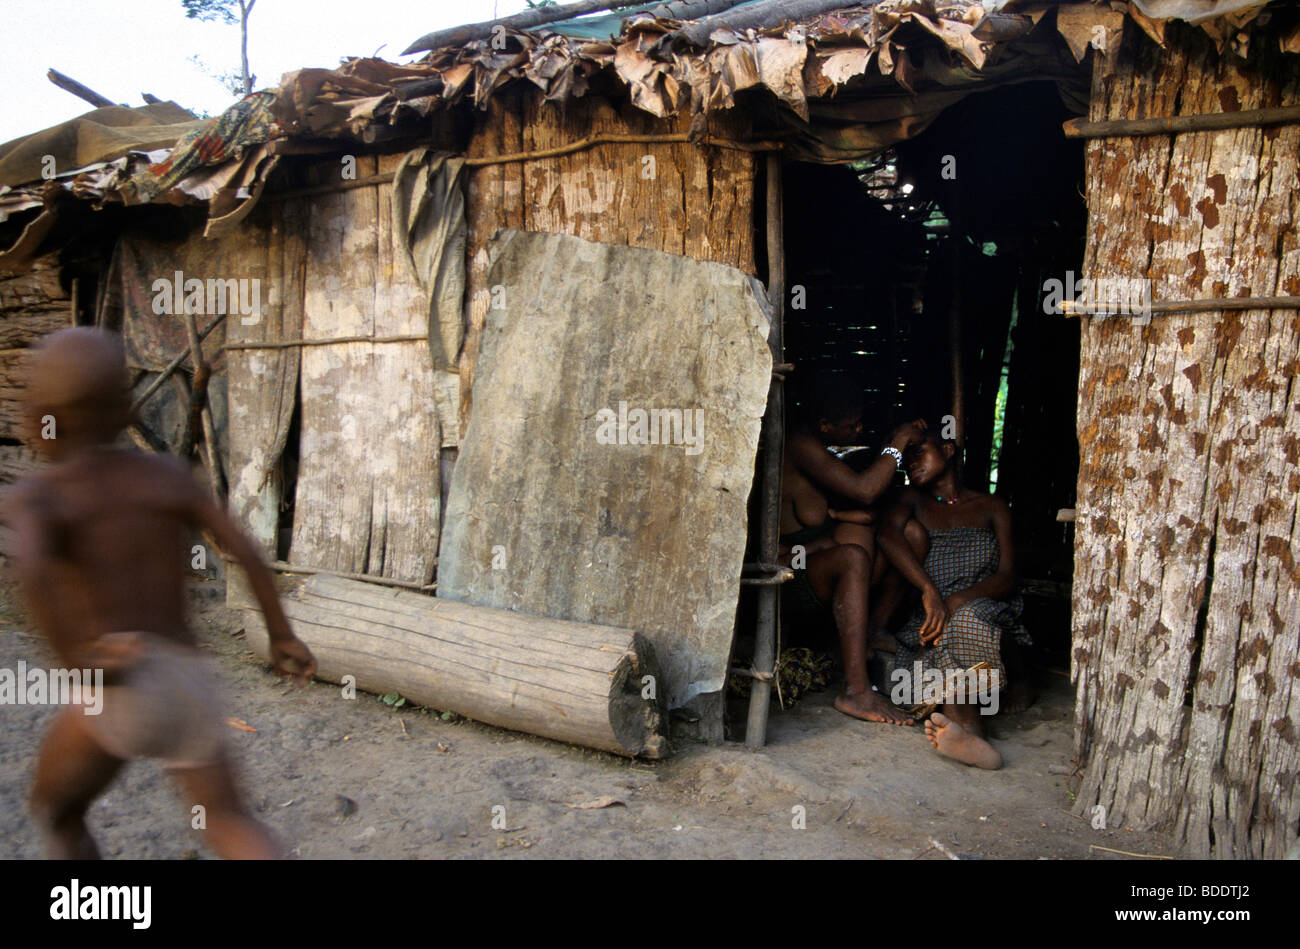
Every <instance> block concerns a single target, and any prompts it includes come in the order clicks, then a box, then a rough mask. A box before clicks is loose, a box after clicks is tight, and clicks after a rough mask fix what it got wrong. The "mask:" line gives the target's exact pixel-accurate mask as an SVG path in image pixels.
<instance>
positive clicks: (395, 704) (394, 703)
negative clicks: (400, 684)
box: [379, 692, 406, 709]
mask: <svg viewBox="0 0 1300 949" xmlns="http://www.w3.org/2000/svg"><path fill="white" fill-rule="evenodd" d="M379 701H381V702H383V703H384V704H385V705H387V706H388V707H389V708H393V709H398V708H401V707H402V706H403V705H405V704H406V699H404V698H402V696H401V695H399V694H398V693H396V692H389V693H388V694H387V695H381V696H380V697H379Z"/></svg>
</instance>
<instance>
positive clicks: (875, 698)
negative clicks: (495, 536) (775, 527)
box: [808, 544, 912, 725]
mask: <svg viewBox="0 0 1300 949" xmlns="http://www.w3.org/2000/svg"><path fill="white" fill-rule="evenodd" d="M870 578H871V554H870V553H868V552H867V551H866V550H864V549H863V548H862V547H860V546H858V545H857V544H840V545H839V546H838V547H834V548H832V549H830V550H824V551H820V552H818V553H817V554H814V555H813V556H812V557H810V558H809V560H808V579H809V581H810V582H811V583H812V587H813V592H814V593H816V594H817V596H818V597H820V598H821V599H822V600H823V601H826V600H829V601H830V602H831V606H832V610H833V612H834V614H835V628H836V630H837V631H838V632H839V637H840V654H841V656H842V657H843V660H844V691H843V692H842V693H841V694H840V696H839V697H838V698H837V699H836V700H835V707H836V708H837V709H839V710H840V711H841V712H843V713H844V714H846V715H852V716H853V717H854V718H861V719H864V720H865V721H869V722H888V723H889V724H892V725H910V724H912V720H911V719H910V718H909V717H908V716H906V715H905V714H903V713H902V712H901V711H899V710H898V709H896V708H894V706H892V705H891V704H890V703H889V702H888V701H886V700H885V699H884V698H883V697H882V696H881V695H879V694H877V693H876V692H873V691H872V690H871V679H870V677H869V676H868V674H867V659H868V658H870V655H871V651H870V649H869V647H868V646H867V588H868V584H869V582H870Z"/></svg>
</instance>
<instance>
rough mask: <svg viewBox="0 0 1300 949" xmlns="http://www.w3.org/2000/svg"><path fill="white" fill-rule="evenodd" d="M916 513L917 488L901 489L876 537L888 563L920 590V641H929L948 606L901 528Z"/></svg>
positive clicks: (938, 631)
mask: <svg viewBox="0 0 1300 949" xmlns="http://www.w3.org/2000/svg"><path fill="white" fill-rule="evenodd" d="M915 514H916V492H915V491H912V490H910V489H909V490H906V491H903V492H902V494H901V495H900V497H899V499H898V503H897V504H895V505H894V506H893V507H892V508H890V510H889V513H888V514H887V515H886V516H885V523H884V525H883V526H882V527H881V528H880V532H879V534H878V535H877V540H878V542H879V544H880V547H881V549H882V550H884V552H885V556H887V557H888V558H889V560H890V562H891V563H893V565H894V566H895V567H896V568H897V569H898V572H899V573H901V574H902V575H903V578H904V579H905V580H907V581H908V582H909V583H911V584H912V585H913V586H914V587H916V588H917V589H918V590H920V591H921V605H922V606H923V607H924V608H925V622H923V623H922V624H921V642H922V643H923V644H925V645H927V646H928V645H930V643H931V642H933V641H935V640H937V639H938V638H939V637H940V636H942V635H943V627H944V624H945V623H947V621H948V608H947V606H946V605H945V604H944V600H943V597H942V596H940V595H939V588H938V587H937V586H935V585H934V581H933V580H931V579H930V575H929V574H928V573H926V572H925V567H924V566H922V564H921V561H919V560H917V559H916V552H915V551H914V550H912V545H911V544H909V543H908V542H907V537H906V536H905V535H904V533H903V528H905V527H906V526H907V522H908V521H909V520H910V519H911V518H912V517H913V516H914V515H915Z"/></svg>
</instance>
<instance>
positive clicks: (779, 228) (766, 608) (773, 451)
mask: <svg viewBox="0 0 1300 949" xmlns="http://www.w3.org/2000/svg"><path fill="white" fill-rule="evenodd" d="M784 227H785V221H784V215H783V213H782V207H781V155H780V154H779V153H774V154H770V155H768V156H767V295H768V299H769V300H770V301H771V303H772V328H771V331H770V332H769V334H768V337H767V339H768V345H769V346H770V347H771V349H772V362H773V364H774V365H780V364H781V363H783V362H784V361H785V344H784V339H783V325H782V324H783V321H784V313H785V240H784V236H783V231H784ZM763 434H764V438H763V444H764V449H763V482H762V495H761V498H762V503H761V508H760V514H759V516H760V517H761V518H762V520H761V522H760V524H759V534H758V537H759V559H760V560H761V561H762V562H763V563H776V559H777V557H778V556H779V554H780V532H781V458H782V455H783V453H784V451H785V391H784V386H783V383H782V381H781V380H780V379H779V378H778V377H776V376H775V375H774V376H773V377H772V383H771V388H770V389H769V390H768V395H767V412H766V413H765V414H764V416H763ZM779 591H780V587H778V586H777V585H776V584H765V585H764V586H761V587H759V588H758V629H757V635H756V637H755V643H754V673H755V675H754V680H753V687H752V688H751V690H750V693H749V718H748V721H747V723H746V727H745V744H746V745H748V746H749V747H751V748H761V747H762V746H763V745H764V744H765V743H766V741H767V709H768V705H769V704H770V702H771V696H772V675H773V673H774V672H775V667H776V628H777V623H778V622H779V621H780V594H779Z"/></svg>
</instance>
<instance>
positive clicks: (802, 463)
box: [787, 419, 925, 507]
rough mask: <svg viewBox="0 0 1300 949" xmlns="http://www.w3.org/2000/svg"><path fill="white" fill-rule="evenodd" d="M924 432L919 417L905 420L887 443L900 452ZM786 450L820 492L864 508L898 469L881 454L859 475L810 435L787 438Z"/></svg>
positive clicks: (874, 498) (886, 484) (872, 500)
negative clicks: (838, 496) (788, 440)
mask: <svg viewBox="0 0 1300 949" xmlns="http://www.w3.org/2000/svg"><path fill="white" fill-rule="evenodd" d="M924 432H925V422H924V421H923V420H921V419H917V420H916V421H915V422H908V423H907V424H906V425H900V426H899V427H898V428H896V429H895V430H894V431H893V432H892V433H891V434H890V436H889V441H888V442H887V445H888V447H890V448H894V449H896V450H897V451H899V452H900V453H902V452H904V451H906V450H907V449H908V447H910V446H911V445H912V444H914V443H915V442H918V441H920V439H921V436H922V434H923V433H924ZM787 451H789V452H790V456H791V459H792V460H793V461H794V464H795V467H796V468H798V469H799V471H800V472H802V473H803V475H804V476H805V477H807V478H808V480H810V481H811V482H812V483H813V484H815V485H817V486H818V487H819V488H821V489H822V491H823V492H831V493H834V494H838V495H840V496H842V497H845V498H848V499H850V500H853V501H857V502H858V503H859V504H861V505H863V506H864V507H865V506H870V505H872V504H875V503H876V502H877V501H878V500H880V496H881V495H882V494H884V493H885V492H886V491H888V490H889V486H890V485H891V484H893V481H894V472H895V471H897V470H898V463H897V460H896V459H895V458H894V457H893V456H892V455H885V454H882V455H881V456H880V457H879V458H877V459H876V460H875V461H874V462H872V464H871V466H870V467H869V468H867V469H866V470H865V471H863V472H862V473H861V474H859V473H858V472H856V471H854V470H853V469H852V468H850V467H849V466H848V465H846V464H845V463H844V462H842V461H840V460H839V459H838V458H836V457H834V456H833V455H831V453H830V452H828V451H826V449H825V448H824V447H822V445H821V443H820V442H818V441H817V439H815V438H813V437H812V436H811V435H805V436H796V437H794V438H792V439H790V443H789V445H788V447H787Z"/></svg>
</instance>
